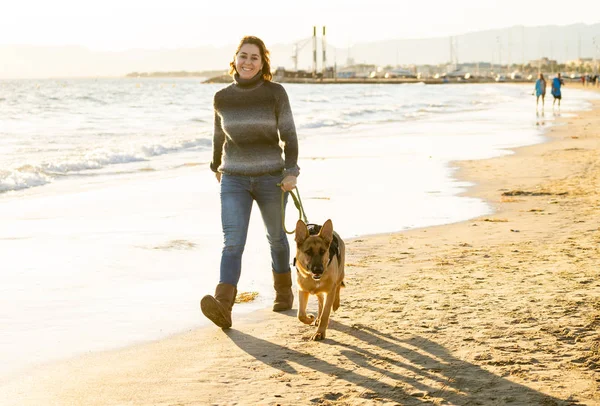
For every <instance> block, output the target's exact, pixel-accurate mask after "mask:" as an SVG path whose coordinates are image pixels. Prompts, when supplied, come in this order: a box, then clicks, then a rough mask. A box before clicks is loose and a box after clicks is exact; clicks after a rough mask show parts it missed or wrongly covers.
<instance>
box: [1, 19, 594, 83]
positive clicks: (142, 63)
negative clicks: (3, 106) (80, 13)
mask: <svg viewBox="0 0 600 406" xmlns="http://www.w3.org/2000/svg"><path fill="white" fill-rule="evenodd" d="M594 37H595V38H596V44H597V45H595V44H594V43H593V39H594ZM299 40H300V39H299ZM318 42H319V44H318V46H319V52H318V54H319V55H320V54H321V50H320V47H321V44H320V39H319V41H318ZM269 47H270V50H271V56H272V65H273V66H274V67H276V66H284V67H286V68H287V69H291V68H293V63H292V58H291V57H292V52H293V44H291V43H290V44H269ZM234 49H235V44H232V45H229V46H224V47H208V46H204V47H198V48H189V49H166V50H165V49H158V50H144V49H132V50H127V51H122V52H101V51H92V50H89V49H87V48H84V47H78V46H70V47H41V46H24V45H14V46H0V61H2V63H1V64H0V78H15V77H26V78H27V77H29V78H31V77H34V78H36V77H81V76H88V77H90V76H125V75H127V74H128V73H132V72H181V71H187V72H202V71H207V70H226V69H227V68H228V65H229V61H230V60H231V58H232V52H233V50H234ZM455 55H456V56H457V57H458V61H459V62H461V63H463V62H478V61H479V62H484V61H485V62H494V63H496V64H497V63H499V62H500V61H501V62H502V63H503V64H506V63H508V62H511V63H522V62H523V61H525V62H527V61H529V60H533V59H539V58H540V57H542V56H545V57H548V58H551V59H556V60H558V61H559V62H564V61H567V60H573V59H576V58H577V57H579V56H580V57H584V58H585V57H587V58H600V23H599V24H593V25H587V24H573V25H567V26H541V27H522V26H515V27H510V28H504V29H498V30H487V31H479V32H472V33H466V34H463V35H458V36H456V37H455ZM349 57H350V58H352V59H353V60H354V61H355V62H357V63H370V64H377V65H397V64H401V65H406V64H419V65H422V64H432V65H436V64H441V63H447V62H449V61H450V39H449V37H439V38H425V39H397V40H386V41H377V42H370V43H360V42H358V43H356V44H355V45H353V46H351V47H349V48H334V47H332V46H328V47H327V58H328V59H327V62H328V65H333V64H334V63H337V65H338V66H343V65H345V64H346V61H347V60H348V58H349ZM298 68H299V69H306V70H311V69H312V49H311V47H310V45H307V46H305V47H304V48H303V49H302V50H301V51H300V52H299V54H298ZM318 69H321V61H320V59H319V61H318Z"/></svg>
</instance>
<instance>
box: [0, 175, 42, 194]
mask: <svg viewBox="0 0 600 406" xmlns="http://www.w3.org/2000/svg"><path fill="white" fill-rule="evenodd" d="M51 181H52V179H51V178H50V177H49V176H48V175H45V174H43V173H35V172H33V173H32V172H21V171H18V170H17V171H11V172H6V171H4V172H2V173H0V193H5V192H10V191H16V190H22V189H28V188H31V187H35V186H43V185H45V184H47V183H50V182H51Z"/></svg>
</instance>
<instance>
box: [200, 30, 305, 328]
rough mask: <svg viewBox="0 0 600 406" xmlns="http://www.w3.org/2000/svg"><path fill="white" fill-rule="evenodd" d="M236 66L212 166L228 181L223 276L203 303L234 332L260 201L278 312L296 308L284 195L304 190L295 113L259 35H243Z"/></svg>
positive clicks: (224, 185)
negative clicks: (233, 311) (244, 266)
mask: <svg viewBox="0 0 600 406" xmlns="http://www.w3.org/2000/svg"><path fill="white" fill-rule="evenodd" d="M229 65H230V69H229V74H230V75H232V77H233V80H234V82H233V83H232V84H231V85H229V86H227V87H226V88H224V89H222V90H219V91H218V92H217V93H216V94H215V96H214V103H213V105H214V111H215V123H214V124H215V126H214V135H213V159H212V162H211V164H210V168H211V169H212V171H213V172H215V176H216V178H217V181H219V182H220V184H221V185H220V187H221V223H222V226H223V234H224V246H223V251H222V254H221V268H220V279H219V284H218V285H217V287H216V289H215V295H214V296H210V295H207V296H204V297H203V298H202V300H201V301H200V307H201V309H202V312H203V313H204V315H205V316H206V317H208V318H209V319H210V320H211V321H212V322H213V323H215V324H216V325H217V326H219V327H221V328H229V327H231V308H232V307H233V302H234V301H235V296H236V294H237V283H238V281H239V279H240V273H241V264H242V253H243V251H244V246H245V244H246V236H247V234H248V224H249V221H250V212H251V210H252V205H253V202H254V201H256V203H257V205H258V208H259V209H260V212H261V215H262V218H263V222H264V224H265V228H266V233H267V240H268V241H269V245H270V247H271V265H272V268H273V269H272V272H273V280H274V287H275V293H276V296H275V303H274V305H273V310H274V311H283V310H288V309H291V308H292V303H293V301H294V295H293V293H292V276H291V272H290V248H289V245H288V240H287V236H286V234H285V231H284V229H283V224H282V216H281V194H282V193H285V195H284V205H285V203H287V196H288V193H286V192H289V191H291V190H292V189H293V188H294V187H295V186H296V177H297V176H298V175H299V173H300V169H299V168H298V163H297V161H298V139H297V136H296V127H295V125H294V118H293V116H292V110H291V107H290V103H289V100H288V96H287V93H286V91H285V89H284V88H283V87H282V86H281V85H280V84H277V83H273V82H271V79H272V75H271V66H270V60H269V51H268V50H267V48H266V47H265V44H264V43H263V41H262V40H260V39H259V38H257V37H253V36H247V37H244V38H242V40H241V41H240V43H239V45H238V47H237V50H236V52H235V55H234V57H233V60H232V61H231V62H230V63H229ZM281 145H283V150H282V148H281ZM282 155H283V156H282ZM284 207H285V206H284Z"/></svg>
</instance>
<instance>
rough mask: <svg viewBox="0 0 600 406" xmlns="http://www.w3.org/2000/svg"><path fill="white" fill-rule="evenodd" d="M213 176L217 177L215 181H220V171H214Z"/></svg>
mask: <svg viewBox="0 0 600 406" xmlns="http://www.w3.org/2000/svg"><path fill="white" fill-rule="evenodd" d="M215 177H216V178H217V182H219V183H221V172H215Z"/></svg>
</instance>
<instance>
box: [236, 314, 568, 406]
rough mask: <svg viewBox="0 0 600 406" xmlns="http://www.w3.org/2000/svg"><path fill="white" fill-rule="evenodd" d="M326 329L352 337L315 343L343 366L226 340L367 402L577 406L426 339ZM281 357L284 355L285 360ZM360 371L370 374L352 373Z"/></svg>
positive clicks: (245, 338)
mask: <svg viewBox="0 0 600 406" xmlns="http://www.w3.org/2000/svg"><path fill="white" fill-rule="evenodd" d="M329 329H330V330H336V331H338V332H340V333H344V334H347V335H348V336H350V337H347V338H346V337H345V338H344V340H343V341H344V342H340V341H336V340H334V339H332V338H328V339H327V340H325V341H322V342H320V343H319V345H330V346H336V347H338V348H339V354H341V356H342V360H343V362H336V363H335V364H334V363H331V362H329V361H326V360H324V359H321V358H319V356H318V352H317V351H313V352H316V353H315V354H311V353H310V352H308V351H307V352H303V351H297V350H294V349H291V348H288V347H284V346H281V345H278V344H273V343H272V342H269V341H266V340H263V339H260V338H256V337H253V336H251V335H248V334H246V333H243V332H241V331H237V330H229V331H228V333H227V335H228V337H229V338H230V339H231V340H232V341H233V343H234V344H236V345H237V346H238V347H239V348H240V349H242V350H243V351H245V352H246V353H248V354H249V355H251V356H253V357H254V358H255V359H256V360H259V361H261V362H263V363H265V364H266V365H269V366H270V367H272V368H276V369H278V370H280V371H282V372H283V373H285V374H290V375H296V374H298V371H296V369H295V368H294V366H293V365H294V364H297V365H302V366H303V367H305V368H310V369H313V370H315V371H319V372H322V373H323V374H326V375H334V376H335V377H336V378H337V379H341V380H345V381H347V382H349V383H352V384H354V385H356V386H357V387H361V388H363V391H362V394H361V395H362V396H363V397H368V398H371V399H377V398H378V399H381V400H387V401H395V402H401V403H402V404H422V403H431V402H432V401H433V400H436V401H437V402H442V401H445V402H449V403H450V404H461V405H465V404H505V403H511V404H527V405H573V404H576V403H577V401H576V400H574V399H558V398H555V397H552V396H548V395H546V394H543V393H541V392H538V391H536V390H533V389H531V388H528V387H526V386H523V385H520V384H517V383H514V382H511V381H509V380H507V379H504V378H502V377H501V376H498V375H494V374H492V373H491V372H489V371H486V370H485V369H483V368H481V367H480V366H477V365H474V364H470V363H468V362H465V361H463V360H460V359H458V358H455V357H453V356H452V355H451V354H450V352H449V351H448V350H447V349H446V348H444V347H442V346H441V345H439V344H437V343H436V342H434V341H431V340H429V339H427V338H425V337H420V336H412V337H411V338H409V339H397V338H395V337H393V336H392V335H390V334H386V333H382V332H379V331H377V330H375V329H373V328H371V327H368V326H363V325H359V326H357V325H354V326H347V325H345V324H342V323H339V322H336V321H333V320H332V321H331V322H330V324H329ZM338 336H339V334H338ZM330 337H331V335H330ZM334 337H335V335H334ZM299 339H300V337H299ZM375 347H377V348H375ZM312 348H315V347H312ZM317 348H318V347H317ZM373 350H375V351H373ZM274 354H279V355H274ZM281 354H285V358H282V357H281ZM361 369H362V371H364V369H367V370H369V371H370V372H371V373H364V372H363V373H357V372H356V371H359V370H361ZM366 375H368V376H366ZM384 377H385V379H384V380H382V378H384ZM390 382H393V384H392V383H390ZM311 394H312V395H313V396H321V400H323V401H326V400H334V399H332V398H331V397H330V396H331V394H329V393H327V394H318V393H314V392H313V393H311ZM338 395H339V396H341V394H338ZM317 400H318V399H311V401H317Z"/></svg>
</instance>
